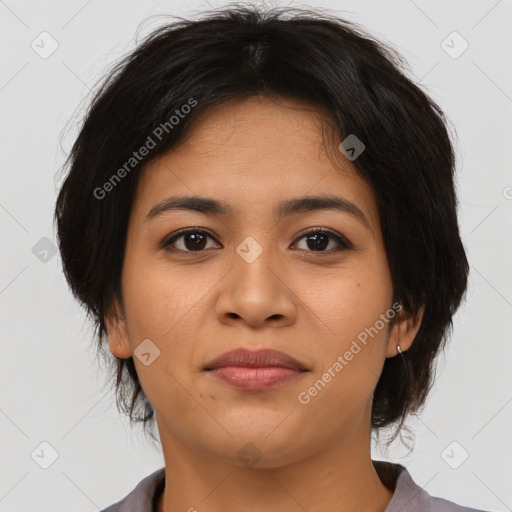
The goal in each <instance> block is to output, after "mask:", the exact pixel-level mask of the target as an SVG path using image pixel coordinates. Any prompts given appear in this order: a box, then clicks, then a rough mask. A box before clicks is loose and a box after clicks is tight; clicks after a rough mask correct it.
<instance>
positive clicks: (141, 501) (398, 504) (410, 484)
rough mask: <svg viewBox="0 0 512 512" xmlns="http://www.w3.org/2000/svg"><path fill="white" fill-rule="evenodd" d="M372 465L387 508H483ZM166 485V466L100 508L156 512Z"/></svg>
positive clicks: (398, 468) (463, 511)
mask: <svg viewBox="0 0 512 512" xmlns="http://www.w3.org/2000/svg"><path fill="white" fill-rule="evenodd" d="M373 465H374V467H375V470H376V471H377V473H378V475H379V477H380V478H381V479H382V482H383V483H384V484H385V485H386V486H387V487H389V488H390V489H394V493H393V497H392V498H391V501H390V502H389V504H388V506H387V507H386V510H385V512H484V511H482V510H477V509H474V508H468V507H463V506H461V505H457V504H455V503H453V502H451V501H447V500H444V499H442V498H434V497H432V496H430V494H428V493H427V492H426V491H425V490H424V489H422V488H421V487H420V486H419V485H418V484H416V483H415V482H414V481H413V479H412V478H411V475H410V474H409V472H408V471H407V469H406V468H405V467H404V466H402V465H401V464H393V463H391V462H384V461H375V460H374V461H373ZM164 487H165V468H160V469H157V470H156V471H155V472H153V473H151V474H150V475H149V476H147V477H146V478H144V479H143V480H141V481H140V482H139V483H138V484H137V486H136V487H135V489H134V490H133V491H131V492H130V493H129V494H128V495H127V496H126V497H125V498H124V499H122V500H121V501H118V502H117V503H115V504H113V505H111V506H110V507H108V508H106V509H104V510H102V511H101V512H155V511H156V502H157V500H158V498H159V497H160V495H161V494H162V492H163V490H164Z"/></svg>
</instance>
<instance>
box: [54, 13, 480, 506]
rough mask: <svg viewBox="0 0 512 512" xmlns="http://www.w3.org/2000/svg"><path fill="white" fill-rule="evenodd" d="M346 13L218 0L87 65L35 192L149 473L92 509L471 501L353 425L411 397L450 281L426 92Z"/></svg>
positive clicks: (448, 154)
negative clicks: (436, 486)
mask: <svg viewBox="0 0 512 512" xmlns="http://www.w3.org/2000/svg"><path fill="white" fill-rule="evenodd" d="M402 64H403V62H402V61H401V59H400V56H399V55H398V54H396V53H394V51H393V50H391V49H389V48H386V47H385V46H384V45H382V44H381V43H378V42H376V41H374V40H373V39H371V37H369V36H368V35H366V34H364V32H363V31H362V30H361V29H359V28H358V27H356V26H355V25H354V24H352V23H349V22H347V21H344V20H341V19H338V18H336V17H334V16H329V15H320V14H318V13H315V12H312V11H306V10H299V9H289V8H285V9H281V10H279V9H274V10H271V11H263V10H260V9H256V8H253V7H243V6H237V7H232V8H227V9H225V10H224V11H217V12H213V13H209V14H207V15H205V16H204V17H203V18H202V19H199V20H196V21H187V20H181V21H180V22H176V23H174V24H170V25H167V26H164V27H162V28H160V29H158V30H156V31H155V32H154V33H153V34H151V35H150V36H149V37H148V38H147V39H146V40H145V41H144V42H143V43H142V44H141V45H140V46H139V47H138V48H137V49H136V50H135V51H134V52H133V53H132V54H131V55H129V56H128V57H127V58H126V59H123V60H122V61H121V62H120V63H119V64H118V65H117V66H116V67H115V68H114V69H113V70H112V72H111V73H110V74H109V76H108V77H107V79H106V80H105V82H104V83H103V84H102V87H101V88H100V90H99V91H98V92H97V93H96V96H95V98H94V100H93V102H92V104H91V107H90V109H89V111H88V113H87V116H86V118H85V121H84V124H83V127H82V129H81V132H80V134H79V136H78V138H77V140H76V142H75V144H74V146H73V149H72V152H71V154H70V156H69V159H68V162H67V164H68V167H69V172H68V174H67V176H66V179H65V181H64V183H63V186H62V189H61V190H60V194H59V197H58V200H57V205H56V212H55V216H56V220H57V225H58V236H59V244H60V251H61V254H62V260H63V264H64V271H65V275H66V278H67V280H68V282H69V284H70V286H71V289H72V290H73V292H74V294H75V296H76V297H77V298H78V299H79V300H80V301H81V302H82V303H83V304H84V305H85V306H86V307H87V309H88V311H89V313H90V314H91V316H92V318H93V319H94V321H95V325H96V328H97V341H98V349H99V352H100V353H103V352H102V351H103V347H104V346H106V345H108V347H109V350H110V352H111V354H108V353H107V352H105V353H106V354H108V355H109V357H111V359H110V360H111V361H112V363H113V365H115V367H114V366H113V368H114V370H116V391H117V393H118V406H119V407H120V408H123V409H124V410H127V412H128V413H129V416H130V420H131V421H132V422H134V423H136V422H138V421H139V422H142V423H143V425H144V426H145V427H147V426H150V425H154V424H155V423H156V425H157V427H158V433H159V437H160V441H161V445H162V450H163V455H164V460H165V467H164V468H161V469H159V470H158V471H155V472H154V473H153V474H151V475H149V476H148V477H147V478H145V479H144V480H142V482H140V483H139V485H138V486H137V487H136V488H135V489H134V490H133V491H132V492H130V493H129V494H128V496H127V497H126V498H125V499H123V500H121V501H119V502H118V503H116V504H114V505H112V506H111V507H109V508H107V509H106V510H107V511H108V512H114V511H118V512H121V511H141V512H142V511H144V512H149V511H158V512H171V511H176V510H189V511H194V510H198V511H202V510H211V511H216V510H242V509H243V510H250V511H265V512H273V511H277V510H280V511H281V510H286V511H295V510H297V511H299V510H301V511H302V510H308V511H314V510H322V511H338V510H364V511H369V512H370V511H371V512H373V511H375V512H377V511H380V512H382V511H387V512H398V511H399V510H400V511H402V512H405V511H412V510H414V511H417V510H425V511H427V510H429V511H431V510H432V511H434V510H435V511H454V512H455V511H460V512H462V511H471V510H474V509H470V508H465V507H462V506H459V505H456V504H454V503H451V502H449V501H446V500H442V499H440V498H433V497H431V496H430V495H429V494H428V493H427V492H426V491H424V490H422V489H421V488H420V487H419V486H418V485H417V484H416V483H415V482H414V481H413V480H412V478H411V476H410V475H409V473H408V472H407V469H406V468H405V467H404V466H402V465H400V464H392V463H388V462H383V461H374V460H372V459H371V454H370V440H371V434H372V433H378V432H380V431H381V430H382V429H384V428H385V427H390V426H394V427H395V429H396V434H398V433H399V432H400V429H401V428H402V426H403V422H404V420H405V418H406V417H407V416H408V415H409V414H412V413H414V412H417V411H418V410H419V408H420V407H421V406H422V405H423V404H424V402H425V399H426V396H427V394H428V391H429V389H430V387H431V385H432V369H433V366H434V363H435V359H436V356H437V354H438V353H439V352H440V351H441V350H442V348H443V346H444V343H445V340H446V337H447V333H448V332H449V330H450V328H451V325H452V317H453V315H454V313H455V312H456V310H457V308H458V306H459V305H460V303H461V301H462V299H463V296H464V293H465V290H466V285H467V277H468V262H467V259H466V255H465V252H464V248H463V245H462V243H461V240H460V236H459V229H458V223H457V216H456V206H457V205H456V195H455V191H454V182H453V180H454V171H455V169H454V167H455V165H454V154H453V148H452V144H451V141H450V137H449V135H448V131H447V129H446V120H445V117H444V116H443V113H442V112H441V110H440V109H439V107H438V106H437V105H436V104H435V103H434V102H433V101H432V100H431V99H430V98H429V97H428V96H427V95H426V94H425V93H424V92H423V91H422V90H421V89H420V88H419V87H418V86H417V85H415V84H413V83H412V82H411V81H410V80H409V79H408V78H406V77H405V75H404V73H403V72H402V71H401V65H402Z"/></svg>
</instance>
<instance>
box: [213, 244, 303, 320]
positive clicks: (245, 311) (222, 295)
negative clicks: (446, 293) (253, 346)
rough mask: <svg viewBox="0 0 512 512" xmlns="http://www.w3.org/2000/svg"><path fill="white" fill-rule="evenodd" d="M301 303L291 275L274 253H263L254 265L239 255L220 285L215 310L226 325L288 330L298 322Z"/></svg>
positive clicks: (253, 262) (235, 257)
mask: <svg viewBox="0 0 512 512" xmlns="http://www.w3.org/2000/svg"><path fill="white" fill-rule="evenodd" d="M297 299H298V296H297V294H296V292H295V291H294V290H293V283H292V282H291V275H290V272H287V270H286V269H285V266H284V264H283V263H281V264H279V262H278V261H277V259H276V258H273V257H272V254H271V251H263V252H262V253H261V254H260V256H258V257H257V258H256V259H255V260H254V261H252V262H248V261H246V260H245V259H244V258H242V257H240V256H238V254H236V255H235V256H234V258H233V267H232V270H231V272H229V273H228V274H227V276H226V277H225V279H223V280H222V281H221V283H220V291H219V293H218V296H217V300H216V304H215V309H216V315H217V318H218V319H219V321H220V322H222V323H225V324H232V323H234V322H243V323H246V324H247V325H248V326H250V327H252V328H263V327H265V326H266V325H272V326H274V327H284V326H287V325H291V324H293V323H295V321H296V318H297V307H296V304H297V303H298V301H297Z"/></svg>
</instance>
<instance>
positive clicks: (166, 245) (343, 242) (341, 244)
mask: <svg viewBox="0 0 512 512" xmlns="http://www.w3.org/2000/svg"><path fill="white" fill-rule="evenodd" d="M198 233H199V234H202V235H207V236H208V237H210V238H212V239H214V240H215V237H214V236H213V235H212V234H211V233H210V232H208V231H206V230H204V229H202V228H199V227H194V228H186V229H183V230H181V231H178V232H177V233H174V234H173V235H172V236H171V237H168V238H166V239H165V240H164V241H163V242H162V244H161V248H162V249H165V250H167V251H170V252H182V253H190V254H193V253H201V252H205V249H201V250H198V251H189V250H183V249H176V248H175V247H172V244H173V243H174V242H175V241H176V240H178V239H179V238H181V237H183V236H185V235H188V234H198ZM315 234H325V235H328V236H329V237H330V238H332V239H334V240H335V241H336V242H337V243H338V247H337V248H335V249H334V250H333V249H330V250H329V251H313V250H307V249H299V250H300V251H305V252H310V253H315V254H318V255H319V256H328V255H332V254H333V253H337V252H339V251H347V250H350V249H352V247H353V246H352V244H351V242H349V240H347V239H346V238H345V237H344V236H342V235H340V234H338V233H336V232H334V231H331V230H330V229H326V228H312V229H308V230H307V231H305V232H303V233H302V234H300V235H299V236H298V238H297V239H296V241H299V240H301V239H302V238H305V237H306V235H315ZM217 243H218V242H217ZM295 243H296V242H294V244H295Z"/></svg>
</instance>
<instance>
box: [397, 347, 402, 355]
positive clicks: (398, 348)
mask: <svg viewBox="0 0 512 512" xmlns="http://www.w3.org/2000/svg"><path fill="white" fill-rule="evenodd" d="M396 349H397V350H398V353H399V354H401V353H402V349H401V348H400V345H397V346H396Z"/></svg>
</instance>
